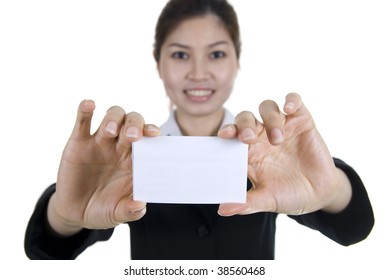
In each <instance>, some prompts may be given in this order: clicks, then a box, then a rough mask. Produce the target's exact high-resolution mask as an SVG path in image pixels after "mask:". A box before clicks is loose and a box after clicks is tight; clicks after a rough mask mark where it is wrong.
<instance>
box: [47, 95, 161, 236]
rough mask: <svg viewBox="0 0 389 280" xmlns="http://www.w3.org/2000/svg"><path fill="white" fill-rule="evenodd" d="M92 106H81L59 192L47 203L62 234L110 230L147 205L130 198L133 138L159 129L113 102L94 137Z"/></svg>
mask: <svg viewBox="0 0 389 280" xmlns="http://www.w3.org/2000/svg"><path fill="white" fill-rule="evenodd" d="M94 109H95V103H94V102H93V101H91V100H84V101H82V102H81V103H80V105H79V108H78V114H77V120H76V124H75V126H74V129H73V132H72V134H71V136H70V139H69V141H68V143H67V144H66V147H65V149H64V152H63V155H62V159H61V164H60V167H59V172H58V179H57V186H56V192H55V193H54V194H53V196H52V197H51V199H50V202H49V206H48V213H47V215H48V221H49V224H50V226H51V227H52V229H53V230H54V231H55V232H57V233H58V234H60V235H63V236H69V235H72V234H75V233H77V232H78V231H80V230H81V229H82V228H88V229H107V228H112V227H115V226H116V225H118V224H121V223H124V222H129V221H134V220H138V219H140V218H142V217H143V215H144V214H145V213H146V203H144V202H140V201H134V200H133V196H132V193H133V192H132V159H131V157H132V142H134V141H137V140H139V139H140V138H141V137H142V136H158V135H159V134H160V130H159V128H158V127H157V126H155V125H145V124H144V120H143V117H142V116H141V115H139V114H138V113H134V112H132V113H129V114H126V113H125V111H124V110H123V109H122V108H120V107H117V106H114V107H111V108H110V109H108V111H107V113H106V116H105V117H104V119H103V121H102V122H101V124H100V127H99V128H98V130H97V131H96V133H94V134H93V135H91V133H90V128H91V120H92V115H93V111H94Z"/></svg>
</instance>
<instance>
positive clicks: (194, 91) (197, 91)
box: [186, 90, 212, 96]
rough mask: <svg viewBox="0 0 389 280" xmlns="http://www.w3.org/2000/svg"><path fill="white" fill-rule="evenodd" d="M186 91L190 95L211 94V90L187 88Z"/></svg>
mask: <svg viewBox="0 0 389 280" xmlns="http://www.w3.org/2000/svg"><path fill="white" fill-rule="evenodd" d="M186 93H187V94H188V95H191V96H208V95H211V94H212V90H187V91H186Z"/></svg>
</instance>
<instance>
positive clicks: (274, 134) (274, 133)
mask: <svg viewBox="0 0 389 280" xmlns="http://www.w3.org/2000/svg"><path fill="white" fill-rule="evenodd" d="M270 134H271V139H272V140H273V143H275V144H279V143H281V142H282V141H284V136H283V135H282V131H281V129H279V128H273V129H272V130H271V133H270Z"/></svg>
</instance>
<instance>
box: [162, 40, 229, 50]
mask: <svg viewBox="0 0 389 280" xmlns="http://www.w3.org/2000/svg"><path fill="white" fill-rule="evenodd" d="M224 44H228V42H227V41H217V42H215V43H212V44H209V45H208V46H207V47H208V48H214V47H216V46H218V45H224ZM168 47H178V48H182V49H190V47H189V46H187V45H183V44H180V43H171V44H169V45H168Z"/></svg>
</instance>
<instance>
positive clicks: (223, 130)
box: [220, 125, 235, 133]
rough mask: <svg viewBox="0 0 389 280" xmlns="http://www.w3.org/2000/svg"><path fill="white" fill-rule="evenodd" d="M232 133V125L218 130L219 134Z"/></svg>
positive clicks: (233, 129)
mask: <svg viewBox="0 0 389 280" xmlns="http://www.w3.org/2000/svg"><path fill="white" fill-rule="evenodd" d="M234 131H235V128H234V126H233V125H227V126H225V127H223V128H222V129H221V130H220V132H227V133H230V132H234Z"/></svg>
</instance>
